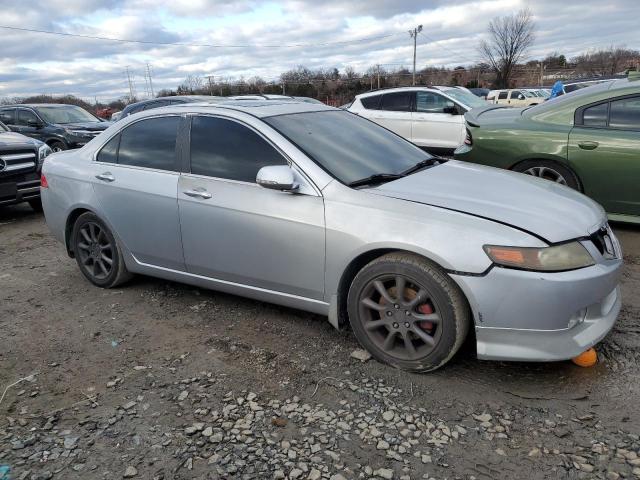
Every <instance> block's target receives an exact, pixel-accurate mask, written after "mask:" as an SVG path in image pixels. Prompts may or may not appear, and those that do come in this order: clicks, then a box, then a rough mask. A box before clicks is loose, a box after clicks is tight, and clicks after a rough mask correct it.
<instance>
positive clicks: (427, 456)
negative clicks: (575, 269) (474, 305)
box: [0, 206, 640, 480]
mask: <svg viewBox="0 0 640 480" xmlns="http://www.w3.org/2000/svg"><path fill="white" fill-rule="evenodd" d="M615 229H616V231H617V233H618V235H619V237H620V239H621V241H622V244H623V247H624V249H625V261H626V267H625V274H624V279H623V287H622V288H623V295H624V306H623V311H622V314H621V316H620V319H619V321H618V323H617V325H616V327H615V329H614V330H613V331H612V332H611V334H610V335H609V336H608V337H607V338H606V339H605V340H604V341H603V342H602V343H601V344H600V345H599V346H598V351H599V356H600V363H599V364H598V365H597V366H596V367H593V368H588V369H583V368H580V367H577V366H575V365H573V364H572V363H570V362H561V363H553V364H522V363H497V362H482V361H478V360H476V359H475V358H474V350H473V345H472V344H467V345H465V346H464V347H463V349H462V351H461V352H460V353H459V354H458V355H457V356H456V357H455V358H454V360H453V361H452V362H451V363H450V364H449V365H448V366H446V367H445V368H443V369H441V370H439V371H437V372H435V373H433V374H428V375H412V374H407V373H404V372H400V371H397V370H393V369H391V368H389V367H386V366H384V365H380V364H378V363H377V362H375V361H372V360H369V361H361V360H358V359H356V358H353V357H352V356H351V355H352V353H353V352H354V351H355V350H357V349H358V345H357V343H356V341H355V339H354V337H353V335H352V334H351V333H350V332H349V331H345V332H338V331H335V330H334V329H333V328H332V327H331V326H330V325H329V324H328V323H327V322H326V320H325V319H324V318H322V317H319V316H316V315H312V314H308V313H305V312H300V311H297V310H291V309H287V308H283V307H278V306H274V305H270V304H265V303H260V302H256V301H252V300H247V299H243V298H240V297H234V296H231V295H226V294H221V293H217V292H212V291H205V290H198V289H194V288H193V287H189V286H185V285H181V284H176V283H171V282H166V281H162V280H156V279H152V278H146V277H137V278H135V279H134V280H133V281H131V282H130V283H128V284H127V285H125V286H123V287H122V288H120V289H116V290H100V289H97V288H95V287H92V286H91V285H90V284H89V283H88V282H87V281H86V280H85V279H84V278H83V277H82V275H81V274H80V272H79V270H78V268H77V266H76V264H75V261H74V260H72V259H69V258H68V257H67V256H66V255H65V253H64V250H63V248H62V246H61V245H59V244H58V243H56V242H55V241H54V240H53V238H52V237H51V236H50V235H49V233H48V230H47V228H46V225H45V224H44V221H43V218H42V216H41V215H39V214H34V213H32V212H31V211H30V210H29V208H28V207H22V206H20V207H12V208H5V209H0V395H2V392H4V391H5V388H7V387H9V388H8V389H7V390H6V394H5V395H4V398H3V399H2V400H0V479H3V469H4V470H7V467H9V468H10V469H11V473H10V474H9V477H8V478H11V479H12V480H15V479H21V480H25V479H50V478H53V479H65V480H67V479H68V480H73V479H94V478H95V479H120V478H134V479H158V480H159V479H218V478H220V479H223V478H224V479H226V478H241V479H254V478H265V479H267V478H268V479H271V478H291V479H296V478H297V479H320V478H325V479H329V478H330V479H334V480H339V479H350V478H379V479H392V478H393V479H409V478H410V479H423V478H424V479H431V478H434V479H454V478H464V479H474V478H475V479H486V478H509V479H512V478H529V479H542V478H554V479H555V478H562V479H564V478H567V479H573V478H607V479H617V478H640V458H639V454H640V451H639V450H640V439H639V436H638V434H639V433H640V428H639V427H640V417H639V414H638V408H637V399H638V398H639V396H638V394H639V393H640V381H639V374H638V364H639V363H640V295H639V292H640V288H639V286H640V228H637V227H629V226H621V225H617V226H615ZM16 382H18V383H16ZM12 384H13V385H12Z"/></svg>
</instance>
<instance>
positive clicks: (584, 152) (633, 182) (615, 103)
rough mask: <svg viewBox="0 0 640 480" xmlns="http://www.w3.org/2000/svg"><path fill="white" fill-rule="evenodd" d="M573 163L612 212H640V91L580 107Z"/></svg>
mask: <svg viewBox="0 0 640 480" xmlns="http://www.w3.org/2000/svg"><path fill="white" fill-rule="evenodd" d="M568 151H569V163H570V164H571V166H572V167H573V168H574V169H575V171H576V173H577V174H578V176H579V178H580V180H581V181H582V184H583V186H584V191H585V194H587V195H589V196H590V197H592V198H593V199H594V200H596V201H597V202H599V203H600V204H602V206H603V207H604V208H605V210H606V211H607V212H608V213H618V214H624V215H640V186H639V185H640V95H631V96H626V97H620V98H616V99H612V100H611V101H605V102H600V103H596V104H592V105H588V106H586V107H583V108H581V109H578V111H577V112H576V115H575V125H574V127H573V129H572V130H571V133H570V134H569V149H568Z"/></svg>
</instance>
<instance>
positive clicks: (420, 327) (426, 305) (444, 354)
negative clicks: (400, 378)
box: [347, 252, 471, 372]
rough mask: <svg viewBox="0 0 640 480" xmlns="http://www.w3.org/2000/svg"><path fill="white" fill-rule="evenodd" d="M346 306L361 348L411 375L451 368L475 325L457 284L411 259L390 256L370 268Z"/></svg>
mask: <svg viewBox="0 0 640 480" xmlns="http://www.w3.org/2000/svg"><path fill="white" fill-rule="evenodd" d="M399 291H402V293H400V294H399ZM347 302H348V305H347V308H348V312H349V322H350V323H351V327H352V328H353V331H354V333H355V335H356V338H357V339H358V341H359V342H360V344H361V345H362V346H363V347H364V348H365V349H366V350H368V351H369V352H370V353H371V355H373V357H375V358H376V359H377V360H379V361H380V362H383V363H387V364H389V365H392V366H394V367H396V368H400V369H402V370H407V371H410V372H429V371H432V370H436V369H437V368H439V367H441V366H442V365H444V364H445V363H447V362H448V361H449V360H450V359H451V358H452V357H453V356H454V355H455V353H456V352H457V351H458V349H459V348H460V346H461V345H462V343H463V341H464V339H465V337H466V335H467V332H468V330H469V325H470V323H471V316H470V311H469V307H468V304H467V302H466V299H465V298H464V295H463V294H462V292H461V291H460V289H459V288H458V286H457V285H456V284H455V283H454V282H453V280H451V278H449V276H448V275H447V274H446V273H445V272H444V271H443V270H442V269H441V268H440V267H438V266H437V265H435V264H433V263H432V262H430V261H428V260H426V259H424V258H422V257H420V256H418V255H414V254H411V253H403V252H396V253H390V254H387V255H383V256H382V257H380V258H377V259H375V260H373V261H372V262H370V263H369V264H367V265H366V266H365V267H364V268H363V269H362V270H361V271H360V272H359V273H358V274H357V275H356V277H355V278H354V280H353V282H352V284H351V288H350V289H349V295H348V300H347Z"/></svg>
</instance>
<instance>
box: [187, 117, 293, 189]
mask: <svg viewBox="0 0 640 480" xmlns="http://www.w3.org/2000/svg"><path fill="white" fill-rule="evenodd" d="M288 164H289V162H287V160H286V158H284V157H283V156H282V154H280V152H278V151H277V150H276V149H275V147H273V146H272V145H271V144H270V143H269V142H267V141H266V140H265V139H264V138H262V137H261V136H260V135H259V134H258V133H256V132H254V131H253V130H251V129H250V128H248V127H246V126H245V125H242V124H241V123H238V122H235V121H233V120H227V119H225V118H219V117H206V116H196V117H193V120H192V121H191V173H193V174H195V175H205V176H207V177H215V178H224V179H227V180H236V181H240V182H248V183H255V182H256V175H257V174H258V170H260V169H261V168H262V167H266V166H270V165H288Z"/></svg>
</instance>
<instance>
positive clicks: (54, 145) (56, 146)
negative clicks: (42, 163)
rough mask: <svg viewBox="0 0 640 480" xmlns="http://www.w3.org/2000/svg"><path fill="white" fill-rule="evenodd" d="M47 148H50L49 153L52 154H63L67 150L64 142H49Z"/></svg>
mask: <svg viewBox="0 0 640 480" xmlns="http://www.w3.org/2000/svg"><path fill="white" fill-rule="evenodd" d="M49 146H50V147H51V151H53V152H63V151H65V150H68V149H69V147H67V144H66V143H64V142H57V141H56V142H51V143H50V144H49Z"/></svg>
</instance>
